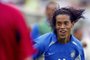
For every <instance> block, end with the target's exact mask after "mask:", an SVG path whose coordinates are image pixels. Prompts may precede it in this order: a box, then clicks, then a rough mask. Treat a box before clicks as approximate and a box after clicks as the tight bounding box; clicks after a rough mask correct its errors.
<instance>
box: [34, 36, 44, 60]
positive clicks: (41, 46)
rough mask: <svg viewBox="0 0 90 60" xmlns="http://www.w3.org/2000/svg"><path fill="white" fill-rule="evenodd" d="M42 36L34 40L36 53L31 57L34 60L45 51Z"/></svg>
mask: <svg viewBox="0 0 90 60" xmlns="http://www.w3.org/2000/svg"><path fill="white" fill-rule="evenodd" d="M43 38H44V36H40V37H38V38H36V40H35V45H34V47H35V48H36V49H37V52H36V53H35V54H34V55H33V59H34V60H36V59H37V58H39V57H40V56H41V55H42V54H43V53H44V51H45V45H44V41H43Z"/></svg>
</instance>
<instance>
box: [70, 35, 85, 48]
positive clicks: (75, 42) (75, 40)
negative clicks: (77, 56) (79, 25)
mask: <svg viewBox="0 0 90 60" xmlns="http://www.w3.org/2000/svg"><path fill="white" fill-rule="evenodd" d="M72 40H73V41H72V43H73V44H74V45H75V46H76V47H78V48H83V47H82V44H81V42H80V41H79V40H78V39H77V38H75V37H74V36H73V35H72Z"/></svg>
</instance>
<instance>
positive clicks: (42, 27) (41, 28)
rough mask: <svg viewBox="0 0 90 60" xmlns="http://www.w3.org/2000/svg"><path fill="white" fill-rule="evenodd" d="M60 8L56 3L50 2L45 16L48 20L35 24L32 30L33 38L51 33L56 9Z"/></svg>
mask: <svg viewBox="0 0 90 60" xmlns="http://www.w3.org/2000/svg"><path fill="white" fill-rule="evenodd" d="M58 8H59V5H58V4H57V3H56V2H49V3H48V4H47V6H46V8H45V14H46V18H45V20H42V21H41V22H39V23H36V24H34V26H33V28H32V37H33V39H35V38H37V37H39V36H41V35H43V34H45V33H47V32H51V31H52V29H51V25H50V24H51V21H52V16H53V13H54V12H55V10H56V9H58Z"/></svg>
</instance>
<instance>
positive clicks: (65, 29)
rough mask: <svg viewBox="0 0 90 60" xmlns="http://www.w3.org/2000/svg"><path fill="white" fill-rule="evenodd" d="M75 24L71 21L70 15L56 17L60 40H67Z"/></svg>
mask: <svg viewBox="0 0 90 60" xmlns="http://www.w3.org/2000/svg"><path fill="white" fill-rule="evenodd" d="M72 26H73V24H72V23H71V21H70V16H69V15H65V14H63V15H57V16H56V31H57V35H58V38H61V39H62V38H67V37H69V36H70V32H71V28H72Z"/></svg>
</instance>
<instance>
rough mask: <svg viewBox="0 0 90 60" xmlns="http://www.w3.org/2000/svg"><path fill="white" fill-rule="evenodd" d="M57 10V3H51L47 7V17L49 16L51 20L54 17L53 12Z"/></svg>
mask: <svg viewBox="0 0 90 60" xmlns="http://www.w3.org/2000/svg"><path fill="white" fill-rule="evenodd" d="M55 10H56V5H54V4H50V5H48V7H47V8H46V16H47V18H48V19H49V20H51V19H52V17H53V13H54V12H55Z"/></svg>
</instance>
